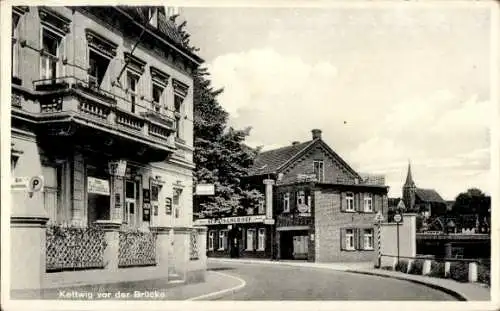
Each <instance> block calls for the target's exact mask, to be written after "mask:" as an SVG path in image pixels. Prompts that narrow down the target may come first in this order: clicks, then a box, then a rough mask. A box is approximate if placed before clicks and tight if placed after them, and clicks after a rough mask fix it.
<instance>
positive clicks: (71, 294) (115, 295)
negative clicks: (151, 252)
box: [58, 290, 167, 300]
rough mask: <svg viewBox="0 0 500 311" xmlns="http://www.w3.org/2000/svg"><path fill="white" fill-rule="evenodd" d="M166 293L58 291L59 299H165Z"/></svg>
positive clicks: (152, 291) (154, 291)
mask: <svg viewBox="0 0 500 311" xmlns="http://www.w3.org/2000/svg"><path fill="white" fill-rule="evenodd" d="M166 296H167V295H166V293H165V292H163V291H158V290H151V291H139V290H135V291H130V292H127V291H123V292H122V291H116V292H104V291H103V292H92V291H76V290H68V291H64V290H62V291H59V294H58V298H59V299H74V300H93V299H141V298H142V299H165V298H166Z"/></svg>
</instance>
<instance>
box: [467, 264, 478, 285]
mask: <svg viewBox="0 0 500 311" xmlns="http://www.w3.org/2000/svg"><path fill="white" fill-rule="evenodd" d="M469 282H472V283H474V282H477V262H469Z"/></svg>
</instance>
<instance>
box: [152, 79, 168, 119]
mask: <svg viewBox="0 0 500 311" xmlns="http://www.w3.org/2000/svg"><path fill="white" fill-rule="evenodd" d="M155 89H159V90H160V97H159V100H158V101H155ZM164 92H165V86H163V85H161V84H159V83H156V82H154V81H153V82H152V84H151V102H152V103H153V110H154V111H156V112H162V109H163V110H165V111H166V110H167V107H166V106H165V105H164V104H163V97H164V96H163V95H164ZM157 108H158V110H156V109H157Z"/></svg>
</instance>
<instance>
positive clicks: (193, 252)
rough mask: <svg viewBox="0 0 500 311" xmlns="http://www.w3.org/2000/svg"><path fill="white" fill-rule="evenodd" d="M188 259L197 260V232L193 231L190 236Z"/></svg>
mask: <svg viewBox="0 0 500 311" xmlns="http://www.w3.org/2000/svg"><path fill="white" fill-rule="evenodd" d="M189 246H190V247H189V259H190V260H197V259H198V258H199V249H198V231H196V229H195V230H193V231H191V234H190V243H189Z"/></svg>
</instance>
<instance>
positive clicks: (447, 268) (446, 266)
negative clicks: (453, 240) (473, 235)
mask: <svg viewBox="0 0 500 311" xmlns="http://www.w3.org/2000/svg"><path fill="white" fill-rule="evenodd" d="M450 266H451V263H450V262H449V261H446V262H445V263H444V277H445V278H447V277H449V276H450Z"/></svg>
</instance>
